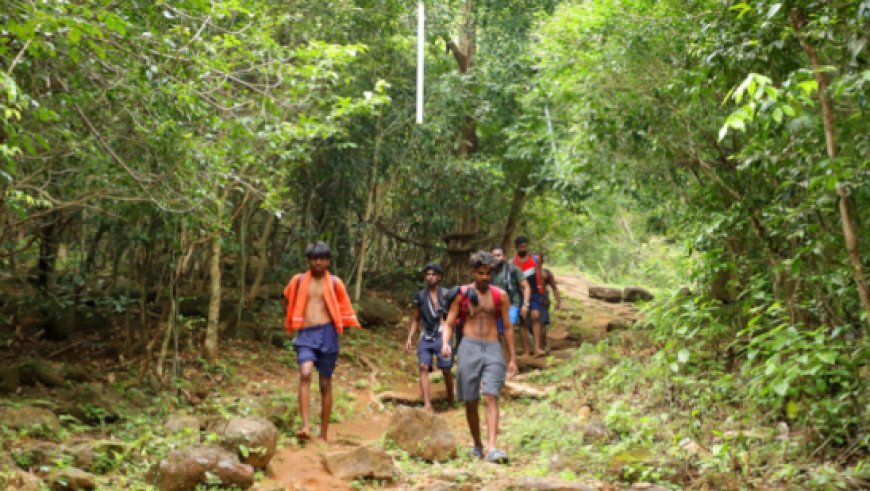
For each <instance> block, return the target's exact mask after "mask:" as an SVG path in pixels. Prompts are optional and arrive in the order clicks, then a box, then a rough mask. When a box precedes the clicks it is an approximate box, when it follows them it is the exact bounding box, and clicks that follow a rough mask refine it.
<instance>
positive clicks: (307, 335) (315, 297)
mask: <svg viewBox="0 0 870 491" xmlns="http://www.w3.org/2000/svg"><path fill="white" fill-rule="evenodd" d="M305 256H306V257H307V258H308V267H309V268H308V271H307V272H305V273H299V274H297V275H295V276H293V278H292V279H291V280H290V282H289V283H288V284H287V287H286V288H285V289H284V298H285V299H286V300H287V318H286V319H285V321H284V327H285V328H286V329H287V331H288V332H289V333H290V334H293V333H294V331H296V339H294V340H293V348H295V350H296V362H297V363H298V365H299V412H300V413H302V429H300V430H299V431H298V432H297V433H296V437H297V438H299V439H300V440H308V439H310V438H311V426H310V424H309V421H308V413H309V409H310V403H311V401H310V399H311V397H310V395H311V375H312V372H313V370H314V369H315V368H316V369H317V372H318V373H319V374H320V377H319V382H320V406H321V411H320V439H321V440H323V441H326V439H327V438H326V435H327V430H328V429H329V415H330V413H331V412H332V372H333V370H335V362H336V361H337V360H338V336H339V334H341V333H342V332H343V331H344V328H345V327H360V324H359V321H357V318H356V314H354V311H353V305H351V302H350V298H349V297H348V295H347V290H346V289H345V287H344V283H342V281H341V280H340V279H339V278H338V277H336V276H332V275H331V274H329V271H328V268H329V263H330V262H331V260H332V252H331V251H330V249H329V246H328V245H326V243H324V242H315V243H313V244H309V245H308V248H307V249H306V250H305Z"/></svg>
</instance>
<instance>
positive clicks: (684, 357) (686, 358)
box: [677, 349, 689, 363]
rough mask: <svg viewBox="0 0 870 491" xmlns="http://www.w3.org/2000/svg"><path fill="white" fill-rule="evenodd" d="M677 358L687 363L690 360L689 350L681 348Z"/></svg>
mask: <svg viewBox="0 0 870 491" xmlns="http://www.w3.org/2000/svg"><path fill="white" fill-rule="evenodd" d="M677 359H678V360H680V363H686V362H688V361H689V350H687V349H681V350H680V351H679V352H678V353H677Z"/></svg>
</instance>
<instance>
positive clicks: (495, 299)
mask: <svg viewBox="0 0 870 491" xmlns="http://www.w3.org/2000/svg"><path fill="white" fill-rule="evenodd" d="M489 291H491V292H492V303H493V307H495V318H496V319H501V290H499V289H498V287H491V288H490V289H489Z"/></svg>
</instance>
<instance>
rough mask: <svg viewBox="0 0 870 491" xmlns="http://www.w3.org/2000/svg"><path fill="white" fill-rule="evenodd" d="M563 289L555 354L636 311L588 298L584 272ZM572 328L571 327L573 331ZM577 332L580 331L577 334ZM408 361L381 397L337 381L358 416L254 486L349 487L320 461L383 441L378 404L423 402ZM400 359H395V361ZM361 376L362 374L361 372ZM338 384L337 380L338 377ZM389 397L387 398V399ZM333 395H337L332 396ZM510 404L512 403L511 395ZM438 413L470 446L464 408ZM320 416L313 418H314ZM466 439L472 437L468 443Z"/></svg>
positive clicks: (286, 451) (292, 453)
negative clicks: (352, 399)
mask: <svg viewBox="0 0 870 491" xmlns="http://www.w3.org/2000/svg"><path fill="white" fill-rule="evenodd" d="M557 282H558V284H559V288H560V291H561V293H562V298H563V304H562V310H561V311H559V312H557V313H555V315H554V322H553V325H552V326H551V329H550V331H549V333H548V338H549V340H550V342H551V345H552V346H553V348H554V351H553V352H552V353H551V355H553V357H551V360H552V358H561V357H567V356H569V355H570V351H571V350H573V349H576V347H577V346H578V345H579V343H581V342H583V341H592V342H595V341H598V340H600V339H601V338H603V337H604V336H605V335H606V333H607V329H608V324H610V323H611V322H614V321H618V322H631V321H632V320H633V319H634V318H635V317H636V315H637V311H636V309H635V307H634V306H632V305H630V304H610V303H606V302H602V301H599V300H594V299H590V298H589V294H588V287H589V284H590V283H589V281H588V280H587V279H586V278H584V277H583V276H581V275H577V274H570V275H569V274H563V275H559V276H558V277H557ZM569 326H570V329H569ZM404 329H405V326H400V327H399V328H398V329H397V330H396V331H394V332H391V333H388V335H390V336H391V337H393V338H395V339H401V338H402V336H403V335H404ZM577 332H581V333H582V334H580V335H579V336H578V335H577ZM401 356H404V357H405V358H407V364H406V363H405V362H401V363H402V365H403V369H402V370H399V373H398V375H397V374H395V373H394V374H393V375H392V376H391V377H390V383H389V386H390V390H389V391H379V393H378V394H379V398H380V399H381V400H379V401H374V400H373V399H372V397H371V394H372V392H371V391H361V390H359V387H358V386H353V385H351V383H352V381H351V380H350V379H352V378H353V377H347V378H346V379H345V380H344V381H341V383H337V384H335V387H334V389H333V390H334V391H336V392H338V391H353V392H354V393H356V394H357V399H356V401H355V404H354V408H353V414H355V415H356V416H354V417H351V418H349V419H347V420H346V421H343V422H340V423H333V424H332V425H330V439H331V441H330V442H329V443H328V444H325V443H320V442H309V443H307V444H305V445H299V446H286V447H283V448H280V449H279V450H278V452H277V454H276V456H275V457H274V459H273V461H272V463H271V464H270V465H269V469H268V473H267V475H268V477H269V479H268V480H266V481H263V482H261V483H259V484H258V485H257V486H256V487H255V488H254V489H257V490H260V491H267V490H268V491H272V490H277V489H291V490H297V489H305V490H332V489H340V490H349V489H353V488H352V486H351V484H350V483H348V482H345V481H341V480H339V479H336V478H334V477H333V476H332V475H331V474H329V473H328V472H327V471H326V470H325V469H324V467H323V464H322V459H323V456H324V454H325V453H328V452H333V451H337V450H343V449H349V448H352V447H354V446H358V445H379V444H380V442H381V438H382V437H383V434H384V433H385V432H386V430H387V427H388V425H389V420H390V414H389V408H387V409H386V410H383V411H382V410H381V409H380V407H379V403H380V402H395V403H399V404H410V405H418V404H420V395H419V388H418V384H417V379H416V377H415V369H414V365H413V363H414V361H413V355H404V354H402V355H401ZM388 360H389V358H387V357H378V361H379V362H388V363H389V361H388ZM395 363H396V362H395V361H393V364H395ZM546 363H547V361H546V360H545V359H543V358H537V359H533V358H528V357H520V359H519V364H520V368H521V370H522V371H528V370H534V369H537V368H539V367H541V366H542V364H546ZM343 364H344V363H343V362H340V366H339V368H338V372H340V371H342V370H346V369H347V368H346V365H344V366H342V365H343ZM358 375H359V374H358ZM336 381H337V382H338V381H339V380H336ZM385 396H386V397H385ZM334 397H335V396H334ZM444 397H445V391H444V386H443V382H440V381H437V382H434V383H433V401H443V399H444ZM318 399H319V395H317V394H316V388H315V387H312V412H311V414H312V415H313V416H314V415H317V417H318V418H319V405H318V402H317V401H318ZM507 404H510V401H509V399H508V400H507ZM436 408H437V409H438V411H439V414H440V415H441V416H442V417H444V418H445V419H446V420H447V422H448V424H449V425H450V426H451V428H452V429H453V431H454V434H455V435H456V436H457V437H458V439H459V441H460V442H462V443H463V444H468V445H470V437H469V436H468V430H467V428H466V426H465V417H464V412H463V411H462V410H461V409H460V408H459V407H458V406H457V407H454V408H448V407H447V406H446V403H444V402H441V403H440V404H439V403H436ZM315 421H317V418H312V422H315ZM466 440H469V441H468V442H466Z"/></svg>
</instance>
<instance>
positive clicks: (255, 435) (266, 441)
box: [222, 417, 278, 469]
mask: <svg viewBox="0 0 870 491" xmlns="http://www.w3.org/2000/svg"><path fill="white" fill-rule="evenodd" d="M222 437H223V438H222V445H223V446H224V447H225V448H228V449H230V450H234V451H237V452H239V453H240V455H241V457H242V462H244V463H245V464H248V465H251V466H253V467H254V468H257V469H265V468H266V466H267V465H269V461H270V460H272V457H274V456H275V449H276V447H277V446H278V429H277V428H275V425H273V424H272V423H271V422H269V421H266V420H265V419H262V418H252V417H248V418H236V419H232V420H230V421H229V422H228V423H227V426H226V428H224V430H223V432H222ZM245 454H247V455H245Z"/></svg>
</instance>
